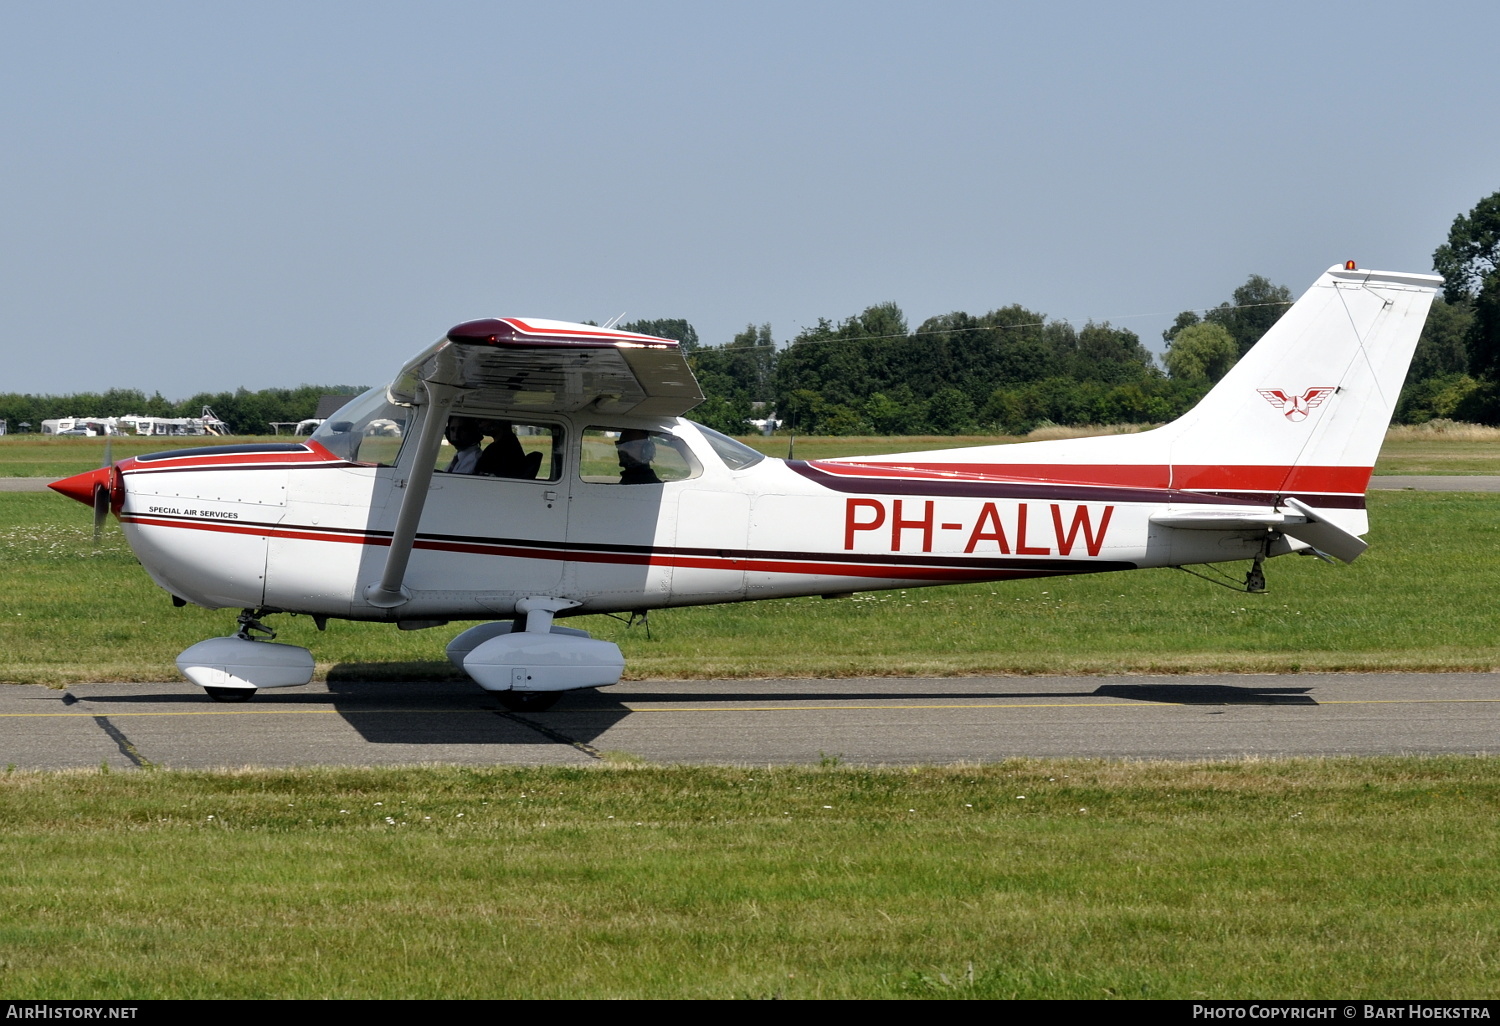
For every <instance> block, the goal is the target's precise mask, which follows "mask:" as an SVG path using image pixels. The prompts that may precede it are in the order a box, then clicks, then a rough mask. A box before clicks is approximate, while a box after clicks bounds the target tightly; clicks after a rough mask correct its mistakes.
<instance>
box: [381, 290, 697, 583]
mask: <svg viewBox="0 0 1500 1026" xmlns="http://www.w3.org/2000/svg"><path fill="white" fill-rule="evenodd" d="M388 391H389V395H390V399H391V401H392V402H396V403H406V404H411V405H419V406H425V407H426V408H427V410H426V413H425V415H424V416H423V417H422V426H421V428H420V430H419V434H418V436H417V457H416V461H415V463H414V465H413V468H412V472H411V475H410V476H409V477H408V478H407V480H406V484H405V494H404V495H402V497H401V509H400V512H399V513H398V514H397V517H396V529H395V531H394V532H392V535H391V543H390V550H389V552H388V554H387V556H386V563H385V568H384V570H383V571H382V573H381V577H380V581H379V583H377V584H372V585H370V586H369V587H368V588H366V589H365V598H366V599H367V600H369V602H370V603H371V604H372V605H375V606H380V607H382V608H386V609H391V608H395V607H396V606H400V605H404V604H405V603H406V602H407V601H408V600H409V599H410V598H411V593H410V592H409V591H408V590H407V589H406V587H405V586H404V585H403V583H402V582H403V581H404V580H405V577H406V565H407V561H408V560H409V559H410V558H411V551H412V545H413V543H414V542H415V541H416V537H417V524H418V522H419V521H420V520H421V517H422V507H423V506H424V505H425V504H426V502H427V489H428V485H429V484H430V483H431V481H432V470H433V460H434V457H436V455H437V450H438V445H439V443H440V442H442V440H443V429H444V427H445V426H446V425H447V423H448V418H449V417H451V416H453V415H454V414H461V415H465V414H467V415H475V414H492V415H495V414H498V415H502V416H508V415H512V414H515V413H573V412H576V411H578V410H583V409H587V408H589V407H592V408H594V409H596V410H599V411H601V412H609V413H615V414H624V413H631V414H637V415H644V416H660V417H678V416H681V415H682V414H684V413H686V412H687V411H688V410H691V409H692V408H693V407H694V406H697V405H698V404H699V403H701V402H702V401H703V390H702V389H700V388H699V387H698V382H697V379H695V378H694V377H693V372H692V369H691V368H690V367H688V364H687V360H685V359H684V358H683V356H682V353H681V351H680V350H679V349H678V346H677V343H676V342H674V341H673V340H672V339H669V338H657V337H656V336H654V335H637V334H634V333H633V332H629V331H617V330H615V329H613V328H596V327H594V326H592V325H588V324H570V323H568V322H566V321H549V320H542V319H539V318H520V317H500V318H487V319H485V320H478V321H465V322H464V323H463V324H460V325H457V326H456V327H454V328H452V329H451V330H450V331H449V332H448V334H447V335H445V336H444V337H443V338H441V339H439V340H438V341H437V342H435V343H434V344H433V345H431V346H430V347H428V348H427V349H426V350H425V351H424V352H422V353H421V354H420V355H418V356H417V358H416V359H414V360H412V361H411V362H410V363H408V364H407V365H406V366H405V367H403V368H402V369H401V373H400V374H399V375H397V377H396V380H395V381H394V382H392V383H391V387H390V389H389V390H388Z"/></svg>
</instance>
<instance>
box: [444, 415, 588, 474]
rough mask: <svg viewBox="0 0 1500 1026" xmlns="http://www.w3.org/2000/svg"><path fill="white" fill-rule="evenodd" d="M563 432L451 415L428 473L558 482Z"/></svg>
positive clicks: (545, 426) (552, 427)
mask: <svg viewBox="0 0 1500 1026" xmlns="http://www.w3.org/2000/svg"><path fill="white" fill-rule="evenodd" d="M562 440H563V430H562V428H560V427H558V426H557V425H555V424H533V423H527V422H524V421H516V420H499V419H490V418H483V417H450V418H448V428H447V431H446V432H445V434H444V437H443V444H442V445H440V446H438V455H437V463H436V465H435V466H434V467H433V469H434V470H435V471H436V472H438V473H442V474H464V475H468V476H472V477H496V478H508V479H510V480H513V481H557V480H560V479H561V478H562V454H563V446H562Z"/></svg>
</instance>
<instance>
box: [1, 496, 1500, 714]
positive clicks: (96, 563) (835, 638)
mask: <svg viewBox="0 0 1500 1026" xmlns="http://www.w3.org/2000/svg"><path fill="white" fill-rule="evenodd" d="M1370 504H1371V520H1372V523H1373V525H1374V529H1373V531H1372V532H1371V535H1370V540H1371V548H1370V551H1368V552H1367V553H1365V555H1364V556H1362V557H1361V558H1360V559H1359V561H1358V562H1356V563H1355V564H1353V565H1352V566H1328V565H1326V564H1323V563H1321V562H1319V561H1317V560H1314V559H1308V558H1303V557H1296V556H1287V557H1283V558H1281V559H1276V560H1273V561H1271V562H1270V563H1268V564H1267V573H1268V576H1269V579H1270V584H1271V589H1270V591H1269V593H1267V594H1264V595H1246V594H1243V593H1240V592H1235V591H1230V590H1228V589H1225V588H1219V587H1215V586H1214V585H1212V584H1210V583H1208V582H1207V581H1202V580H1198V579H1196V578H1193V577H1189V576H1188V575H1187V574H1185V573H1182V572H1179V571H1174V570H1149V571H1136V572H1132V573H1125V574H1103V575H1090V576H1081V577H1067V578H1054V579H1051V580H1042V581H1029V582H1011V583H1005V584H996V585H965V586H960V587H944V588H931V589H911V590H909V591H891V592H870V593H865V594H861V595H857V596H855V597H853V598H849V599H839V600H834V601H825V600H822V599H816V598H812V599H794V600H775V601H768V602H756V603H742V604H738V605H728V606H708V607H704V608H699V609H673V610H658V611H656V612H654V613H653V614H652V616H651V638H650V639H648V638H647V637H646V635H645V632H644V631H643V630H642V629H641V628H640V627H635V628H627V627H626V626H625V625H624V624H623V623H621V622H620V621H617V620H613V619H610V618H607V617H600V616H592V617H580V618H577V619H576V620H572V621H569V622H570V623H574V624H575V625H579V626H583V627H585V628H586V629H588V630H590V631H593V632H595V633H596V635H598V636H600V637H604V638H608V639H610V640H614V641H617V642H618V643H619V644H620V646H621V647H622V649H623V650H624V652H625V657H626V661H627V662H626V666H627V671H628V673H629V674H630V675H631V676H633V677H636V678H640V677H683V678H707V677H782V676H790V677H806V676H853V675H867V674H874V675H905V674H918V675H947V674H972V673H1104V672H1109V673H1113V672H1153V673H1159V672H1168V673H1170V672H1199V671H1218V670H1227V671H1234V670H1241V671H1294V670H1309V671H1310V670H1353V669H1422V670H1442V669H1450V670H1459V669H1465V670H1476V669H1477V670H1487V669H1491V668H1494V667H1497V666H1500V626H1497V622H1496V617H1495V615H1494V596H1495V594H1496V592H1497V591H1500V558H1497V553H1500V495H1495V494H1478V493H1431V492H1377V493H1374V494H1373V495H1372V496H1371V498H1370ZM1244 567H1245V564H1235V565H1232V566H1231V567H1230V569H1231V570H1232V571H1233V572H1235V573H1238V574H1240V575H1243V572H1244ZM0 576H3V579H4V581H5V582H6V592H5V595H4V597H3V599H0V681H5V682H19V683H46V684H53V685H59V684H66V683H72V682H81V681H141V680H144V681H149V680H161V679H169V678H175V676H176V672H175V669H174V667H173V665H172V661H173V659H174V658H175V657H176V655H177V653H178V652H180V651H182V650H183V649H184V648H187V647H188V646H189V645H191V644H193V643H195V642H197V641H201V640H202V639H204V638H207V637H212V636H215V635H218V634H227V633H230V631H231V629H232V626H233V616H234V611H228V610H225V611H217V612H210V611H207V610H202V609H198V608H196V607H188V608H184V609H174V608H173V607H172V606H171V604H170V602H169V600H168V597H167V595H166V594H165V593H164V592H162V591H161V590H159V589H158V588H156V586H155V585H153V584H152V583H151V582H150V580H149V579H148V578H147V577H146V575H145V573H144V571H142V570H141V568H140V567H139V565H138V564H137V563H136V561H135V558H134V556H132V555H131V553H130V551H129V549H128V548H127V547H126V546H125V544H124V539H123V536H122V535H121V533H120V530H119V527H118V525H116V524H115V523H114V522H113V521H111V522H110V524H109V526H108V528H107V529H106V533H105V536H104V540H103V542H102V544H100V545H98V546H97V547H96V546H95V545H94V543H93V541H92V539H91V533H90V527H89V513H88V510H87V509H85V508H84V507H83V506H80V505H79V504H78V503H75V502H71V501H69V500H67V499H64V498H62V497H61V496H57V495H53V494H51V493H0ZM272 622H273V624H274V626H275V627H276V628H277V629H278V630H280V631H281V632H282V633H281V637H282V640H284V641H289V642H291V643H293V644H298V645H306V646H307V647H309V648H310V649H311V650H312V651H313V654H314V656H315V657H316V658H317V660H318V672H319V674H320V676H333V677H335V678H337V679H345V680H358V679H425V678H431V677H448V676H451V675H453V674H455V673H456V672H457V671H455V670H454V669H453V668H452V667H451V666H450V665H449V664H448V662H447V660H446V659H445V658H444V657H443V646H444V645H445V644H446V643H447V641H448V639H449V638H451V637H452V636H453V635H454V634H456V633H457V632H458V631H459V630H461V629H462V628H463V627H464V626H466V625H463V624H453V625H451V626H449V627H445V628H439V629H435V630H430V631H416V632H403V631H397V630H396V629H394V628H393V627H390V626H386V625H378V624H358V623H348V622H342V621H332V622H330V623H329V626H328V630H327V632H326V633H321V634H320V633H318V632H317V631H316V630H315V629H314V627H313V625H312V623H311V621H310V620H308V619H307V618H305V617H295V618H294V617H288V616H278V617H274V618H273V620H272Z"/></svg>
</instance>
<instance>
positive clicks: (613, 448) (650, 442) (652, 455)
mask: <svg viewBox="0 0 1500 1026" xmlns="http://www.w3.org/2000/svg"><path fill="white" fill-rule="evenodd" d="M582 442H583V446H582V453H581V455H580V458H579V461H578V475H579V477H580V478H581V479H582V480H583V481H586V482H588V483H591V484H626V485H629V484H665V483H667V482H670V481H688V480H691V479H692V478H695V477H697V476H699V475H700V474H702V473H703V466H702V464H700V463H699V462H698V459H697V457H695V456H694V455H693V451H692V450H691V449H689V448H688V445H687V443H686V442H684V441H683V440H682V439H681V438H678V437H677V436H676V435H673V434H670V433H668V432H666V431H650V430H646V429H644V428H609V427H590V428H587V429H586V430H585V431H584V432H583V435H582Z"/></svg>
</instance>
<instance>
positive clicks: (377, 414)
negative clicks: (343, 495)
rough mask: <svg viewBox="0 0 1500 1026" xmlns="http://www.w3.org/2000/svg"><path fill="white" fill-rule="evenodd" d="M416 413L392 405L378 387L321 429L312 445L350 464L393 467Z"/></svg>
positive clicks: (313, 439) (356, 400) (317, 431)
mask: <svg viewBox="0 0 1500 1026" xmlns="http://www.w3.org/2000/svg"><path fill="white" fill-rule="evenodd" d="M414 412H415V411H414V410H413V408H412V407H410V406H397V405H396V404H395V403H392V402H390V401H389V399H387V398H386V391H385V386H384V385H378V386H376V387H375V388H372V389H370V390H369V391H368V392H364V393H362V394H361V395H358V396H356V397H355V398H353V399H351V400H349V401H348V402H347V403H345V404H344V405H343V406H341V407H340V408H339V409H338V410H337V411H336V412H335V413H334V414H333V416H331V417H329V418H328V419H327V420H325V421H324V422H323V423H322V424H320V425H318V429H317V430H316V431H314V432H313V433H312V441H314V442H317V443H318V444H319V445H321V446H323V448H325V449H327V450H328V451H329V452H331V453H333V454H334V455H335V456H339V457H341V458H343V459H346V460H348V461H349V462H350V463H370V464H374V465H376V466H381V467H390V466H394V465H395V463H396V457H397V456H398V455H399V454H400V452H401V445H402V443H403V442H404V441H405V440H406V433H407V431H406V426H407V424H408V423H410V421H411V417H412V414H413V413H414Z"/></svg>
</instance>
